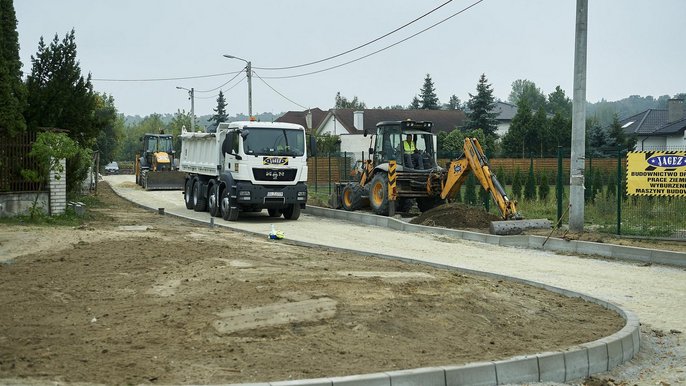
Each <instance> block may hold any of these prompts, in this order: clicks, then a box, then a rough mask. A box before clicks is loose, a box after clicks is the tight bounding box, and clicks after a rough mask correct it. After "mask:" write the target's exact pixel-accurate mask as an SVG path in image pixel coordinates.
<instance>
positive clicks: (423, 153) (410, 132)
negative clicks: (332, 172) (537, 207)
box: [330, 120, 551, 234]
mask: <svg viewBox="0 0 686 386" xmlns="http://www.w3.org/2000/svg"><path fill="white" fill-rule="evenodd" d="M432 126H433V125H432V123H431V122H415V121H411V120H407V121H384V122H379V123H378V124H377V125H376V133H371V146H370V148H369V159H367V160H363V161H362V162H361V165H358V167H357V168H355V170H354V181H352V182H347V183H339V184H337V185H336V187H335V191H334V192H333V194H332V197H331V200H330V201H331V202H330V203H331V205H332V207H334V208H343V209H345V210H356V209H360V208H362V207H364V206H367V205H369V206H370V207H371V209H372V210H373V211H374V213H376V214H380V215H389V214H392V213H395V212H396V211H406V210H408V209H409V208H411V207H412V200H416V202H417V207H418V208H419V210H420V211H422V212H425V211H427V210H429V209H432V208H434V207H436V206H438V205H441V204H443V203H445V202H446V200H450V199H453V198H454V197H455V196H456V195H457V193H458V192H459V190H460V187H461V186H462V184H463V182H464V181H465V180H466V178H467V176H468V175H469V173H474V175H475V177H476V179H477V180H478V181H479V183H480V184H481V186H482V187H483V188H484V189H485V190H486V191H487V192H488V193H489V194H490V196H491V198H492V199H493V201H494V202H495V203H496V205H497V206H498V209H499V211H500V215H501V218H502V221H494V222H492V223H491V233H494V234H516V233H521V231H523V230H525V229H531V228H550V226H551V224H550V221H549V220H546V219H541V220H524V219H523V218H522V216H521V214H520V213H519V212H518V211H517V207H516V202H515V201H513V200H510V199H509V197H508V196H507V194H506V192H505V189H504V188H503V186H502V185H501V184H500V182H498V179H497V178H496V176H495V174H494V173H493V172H492V171H491V168H490V165H489V163H488V159H487V158H486V155H485V154H484V152H483V149H482V148H481V145H480V144H479V141H478V140H477V139H476V138H466V139H465V141H464V153H463V154H462V155H461V156H460V157H459V158H458V159H456V160H451V161H450V162H449V163H448V164H447V166H446V168H442V167H440V166H438V164H437V162H436V151H435V149H436V142H437V140H436V136H435V135H434V134H432V131H431V129H432ZM367 135H370V133H367V132H365V136H367ZM410 143H411V144H410Z"/></svg>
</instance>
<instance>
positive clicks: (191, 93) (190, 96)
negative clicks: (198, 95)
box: [176, 86, 195, 133]
mask: <svg viewBox="0 0 686 386" xmlns="http://www.w3.org/2000/svg"><path fill="white" fill-rule="evenodd" d="M176 88H177V89H179V90H186V91H188V99H190V100H191V129H190V132H191V133H192V132H194V131H195V89H194V88H193V87H191V88H190V89H188V88H185V87H180V86H176Z"/></svg>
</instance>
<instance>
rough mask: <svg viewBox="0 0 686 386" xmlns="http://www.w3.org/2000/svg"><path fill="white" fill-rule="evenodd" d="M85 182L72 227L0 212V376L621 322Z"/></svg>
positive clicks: (544, 344)
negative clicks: (158, 205) (94, 191)
mask: <svg viewBox="0 0 686 386" xmlns="http://www.w3.org/2000/svg"><path fill="white" fill-rule="evenodd" d="M100 187H101V189H100V192H99V197H100V199H101V200H102V202H103V206H102V207H100V208H91V209H89V216H91V218H90V219H89V221H88V222H87V223H86V224H85V225H84V226H80V227H78V228H49V227H27V226H9V225H0V252H2V254H1V255H0V293H2V296H0V310H2V312H0V384H3V383H4V384H13V383H16V382H18V381H21V382H22V383H29V382H33V381H35V380H49V381H60V382H89V383H91V382H95V383H105V384H138V383H167V384H168V383H174V384H189V383H194V384H207V383H239V382H260V381H273V380H287V379H301V378H316V377H323V376H338V375H350V374H360V373H368V372H376V371H387V370H396V369H406V368H417V367H425V366H439V365H451V364H460V363H464V362H470V361H477V360H492V359H499V358H506V357H510V356H513V355H520V354H525V353H534V352H540V351H549V350H556V349H562V348H565V347H569V346H572V345H575V344H579V343H582V342H588V341H592V340H595V339H598V338H600V337H603V336H607V335H610V334H612V333H614V332H616V331H618V330H619V329H620V328H621V327H622V325H623V320H622V319H621V318H619V317H618V316H617V315H616V314H615V313H613V312H610V311H608V310H605V309H603V308H602V307H600V306H597V305H595V304H591V303H587V302H585V301H583V300H580V299H570V298H566V297H563V296H560V295H556V294H553V293H549V292H546V291H543V290H540V289H537V288H532V287H529V286H525V285H519V284H514V283H510V282H507V281H497V280H491V279H486V278H483V277H478V276H470V275H464V274H460V273H457V272H453V271H449V270H440V269H434V268H430V267H427V266H423V265H419V264H407V263H401V262H397V261H391V260H381V259H379V258H375V257H369V256H362V255H355V254H350V253H340V252H337V251H332V250H326V249H322V248H317V249H315V248H305V247H299V246H294V245H289V244H288V242H286V241H285V240H268V239H267V238H266V237H255V236H248V235H245V234H242V233H239V232H234V231H231V230H227V229H223V228H213V229H211V228H208V227H206V226H198V225H196V224H194V223H192V222H189V221H185V220H181V219H177V218H174V217H171V216H165V215H159V214H157V213H155V212H151V211H146V210H144V209H141V208H138V207H137V206H135V205H133V204H131V203H129V202H127V201H124V200H122V199H120V198H119V197H117V196H116V195H114V194H113V193H112V191H111V190H110V189H109V188H108V187H107V185H106V184H100Z"/></svg>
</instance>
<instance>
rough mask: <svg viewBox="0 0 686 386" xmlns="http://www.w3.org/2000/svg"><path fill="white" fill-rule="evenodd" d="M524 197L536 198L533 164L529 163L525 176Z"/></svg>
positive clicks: (528, 198)
mask: <svg viewBox="0 0 686 386" xmlns="http://www.w3.org/2000/svg"><path fill="white" fill-rule="evenodd" d="M524 198H525V199H527V200H531V201H533V200H535V199H536V177H535V176H534V166H533V164H531V165H529V174H528V175H527V176H526V184H525V185H524Z"/></svg>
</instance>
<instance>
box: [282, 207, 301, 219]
mask: <svg viewBox="0 0 686 386" xmlns="http://www.w3.org/2000/svg"><path fill="white" fill-rule="evenodd" d="M299 217H300V204H290V205H288V206H286V208H285V209H284V210H283V218H285V219H286V220H297V219H298V218H299Z"/></svg>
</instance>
